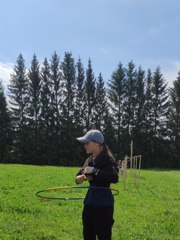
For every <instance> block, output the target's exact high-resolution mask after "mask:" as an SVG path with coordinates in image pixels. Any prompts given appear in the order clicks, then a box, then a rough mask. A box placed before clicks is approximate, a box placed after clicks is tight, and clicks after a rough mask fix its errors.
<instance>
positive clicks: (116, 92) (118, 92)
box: [108, 63, 125, 156]
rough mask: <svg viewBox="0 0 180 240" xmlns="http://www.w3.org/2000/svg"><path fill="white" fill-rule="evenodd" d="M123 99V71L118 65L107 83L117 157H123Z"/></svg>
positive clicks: (120, 65)
mask: <svg viewBox="0 0 180 240" xmlns="http://www.w3.org/2000/svg"><path fill="white" fill-rule="evenodd" d="M124 97H125V69H124V68H123V66H122V64H121V63H119V65H118V67H117V69H116V70H115V71H114V72H113V73H112V77H111V80H110V81H109V82H108V99H109V103H110V114H112V118H113V125H114V126H113V127H114V129H115V136H116V141H115V151H116V153H117V155H119V156H122V155H124V150H125V148H124V143H123V142H124V139H123V137H124V136H123V135H124V130H123V128H124V126H123V114H124V107H123V105H124Z"/></svg>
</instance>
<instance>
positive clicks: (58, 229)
mask: <svg viewBox="0 0 180 240" xmlns="http://www.w3.org/2000/svg"><path fill="white" fill-rule="evenodd" d="M78 169H79V168H75V167H49V166H30V165H11V164H0V239H2V240H15V239H16V240H55V239H58V240H80V239H83V238H82V221H81V213H82V209H83V200H79V201H62V200H45V199H40V198H38V197H36V196H35V193H36V192H37V191H38V190H41V189H46V188H49V187H56V186H67V185H69V186H72V185H75V182H74V179H75V174H76V172H77V170H78ZM130 175H131V174H130V170H128V177H127V188H126V190H125V191H124V189H123V185H122V177H121V176H120V182H119V183H118V184H115V185H112V187H114V188H117V189H119V190H120V193H119V195H117V196H115V214H114V218H115V224H114V226H113V238H112V239H113V240H121V239H122V240H130V239H133V240H134V239H137V240H141V239H142V240H150V239H151V240H166V239H171V240H178V239H180V225H179V224H180V217H179V215H180V208H179V207H180V204H179V203H180V172H179V171H174V170H141V174H140V179H139V186H138V187H135V185H134V181H133V179H132V178H131V177H130ZM83 185H87V183H85V184H83ZM86 191H87V190H86V189H82V190H79V189H75V190H73V191H71V190H67V191H66V192H63V191H56V192H55V194H56V195H57V196H59V197H61V196H65V195H66V196H71V197H72V196H74V197H77V196H81V197H82V196H84V195H85V193H86ZM46 195H47V193H46Z"/></svg>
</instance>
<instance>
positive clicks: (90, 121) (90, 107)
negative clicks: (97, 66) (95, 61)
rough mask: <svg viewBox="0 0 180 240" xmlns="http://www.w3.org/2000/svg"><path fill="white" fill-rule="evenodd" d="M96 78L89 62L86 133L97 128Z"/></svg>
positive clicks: (86, 89)
mask: <svg viewBox="0 0 180 240" xmlns="http://www.w3.org/2000/svg"><path fill="white" fill-rule="evenodd" d="M95 82H96V80H95V77H94V72H93V69H92V65H91V60H90V59H89V61H88V68H87V70H86V80H85V122H86V131H88V130H90V129H91V128H95V124H94V106H95V104H96V99H95V92H96V85H95Z"/></svg>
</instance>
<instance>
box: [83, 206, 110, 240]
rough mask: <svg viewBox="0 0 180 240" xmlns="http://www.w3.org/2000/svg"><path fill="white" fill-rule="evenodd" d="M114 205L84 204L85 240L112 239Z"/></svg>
mask: <svg viewBox="0 0 180 240" xmlns="http://www.w3.org/2000/svg"><path fill="white" fill-rule="evenodd" d="M113 212H114V207H113V206H112V207H111V206H110V207H90V206H84V210H83V214H82V219H83V236H84V240H96V236H97V237H98V240H111V235H112V226H113V223H114V219H113Z"/></svg>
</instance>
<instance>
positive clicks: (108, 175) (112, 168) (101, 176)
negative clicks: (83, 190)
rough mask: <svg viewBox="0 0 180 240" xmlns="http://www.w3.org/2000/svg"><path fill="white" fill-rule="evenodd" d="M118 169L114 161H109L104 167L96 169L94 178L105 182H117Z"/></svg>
mask: <svg viewBox="0 0 180 240" xmlns="http://www.w3.org/2000/svg"><path fill="white" fill-rule="evenodd" d="M118 173H119V169H118V167H117V164H116V162H115V161H112V162H110V164H108V165H107V167H106V168H105V169H97V171H96V173H95V174H94V176H93V177H94V178H95V179H96V180H98V181H102V182H105V183H107V184H110V183H117V182H118V181H119V176H118Z"/></svg>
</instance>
